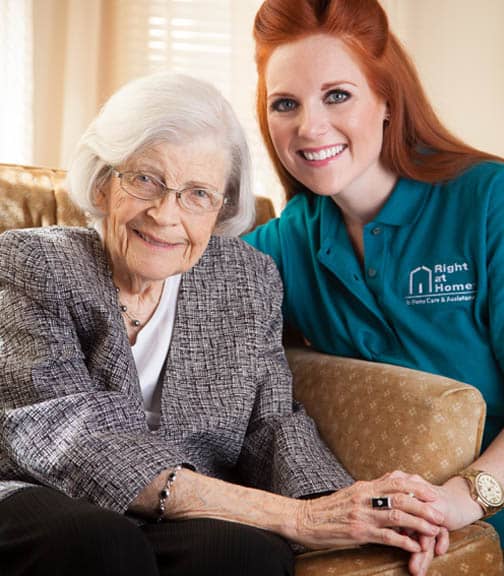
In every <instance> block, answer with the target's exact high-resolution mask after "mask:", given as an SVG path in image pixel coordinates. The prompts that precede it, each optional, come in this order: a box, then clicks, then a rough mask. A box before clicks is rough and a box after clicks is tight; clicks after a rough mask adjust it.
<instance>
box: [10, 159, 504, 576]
mask: <svg viewBox="0 0 504 576" xmlns="http://www.w3.org/2000/svg"><path fill="white" fill-rule="evenodd" d="M64 177H65V173H64V172H63V171H61V170H51V169H48V168H33V167H26V166H17V165H8V164H0V232H1V231H3V230H6V229H9V228H24V227H32V226H47V225H51V224H62V225H82V224H85V218H84V216H83V215H82V214H81V213H80V212H79V210H78V209H77V208H76V207H75V206H74V205H73V204H72V203H71V202H70V200H69V198H68V196H67V194H66V192H65V190H64ZM256 208H257V222H256V223H257V224H258V223H262V222H265V221H267V220H268V219H270V218H271V217H272V216H273V215H274V210H273V205H272V204H271V201H269V200H268V199H266V198H258V199H257V202H256ZM288 360H289V364H290V366H291V368H292V371H293V375H294V384H295V394H296V396H297V398H299V399H300V400H301V401H302V402H303V404H304V405H305V407H306V409H307V411H308V413H309V414H310V415H311V416H312V417H313V418H314V419H315V421H316V422H317V425H318V427H319V430H320V432H321V435H322V436H323V438H324V439H325V441H326V442H327V444H328V446H329V447H330V448H331V449H332V450H333V451H334V453H335V454H336V455H337V456H338V457H339V458H340V459H341V461H342V462H343V464H344V465H345V466H346V467H347V469H348V470H349V471H350V472H351V474H352V475H353V476H354V477H355V478H357V479H371V478H375V477H377V476H380V475H382V474H384V473H385V472H388V471H391V470H394V469H402V470H405V471H408V472H416V473H419V474H422V475H424V476H425V477H426V478H427V479H429V480H431V481H433V482H442V481H443V480H445V479H446V478H449V477H450V476H451V475H453V474H454V473H456V472H457V471H458V470H460V469H461V468H463V467H464V466H466V465H467V464H469V463H470V462H472V461H473V460H474V459H475V457H476V456H477V454H478V452H479V449H480V444H481V436H482V430H483V424H484V419H485V403H484V401H483V399H482V397H481V394H480V393H479V392H478V391H477V390H476V389H475V388H473V387H472V386H469V385H467V384H462V383H460V382H456V381H454V380H450V379H448V378H442V377H440V376H435V375H432V374H426V373H423V372H418V371H414V370H409V369H406V368H401V367H398V366H390V365H386V364H378V363H370V362H364V361H362V360H353V359H349V358H339V357H336V356H327V355H323V354H319V353H317V352H314V351H313V350H310V349H306V348H303V349H300V348H292V349H289V350H288ZM315 465H316V463H315ZM407 561H408V555H407V554H405V553H403V552H402V551H400V550H396V549H391V548H388V547H384V546H362V547H359V548H354V549H349V550H335V551H324V552H310V553H307V554H302V555H301V556H298V558H297V561H296V576H375V575H380V576H406V575H407V574H408V570H407ZM455 575H462V576H503V575H504V566H503V560H502V550H501V548H500V544H499V540H498V536H497V534H496V532H495V530H494V529H493V528H492V526H490V525H489V524H486V523H484V522H478V523H476V524H474V525H472V526H468V527H466V528H464V529H462V530H458V531H456V532H453V533H452V535H451V545H450V549H449V551H448V553H447V554H446V555H445V556H442V557H438V558H436V559H434V561H433V563H432V566H431V568H430V570H429V576H455ZM258 576H259V575H258Z"/></svg>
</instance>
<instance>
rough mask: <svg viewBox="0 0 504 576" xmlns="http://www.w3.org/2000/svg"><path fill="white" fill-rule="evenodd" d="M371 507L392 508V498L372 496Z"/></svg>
mask: <svg viewBox="0 0 504 576" xmlns="http://www.w3.org/2000/svg"><path fill="white" fill-rule="evenodd" d="M371 507H372V508H379V509H381V510H392V499H391V498H390V496H379V497H378V498H371Z"/></svg>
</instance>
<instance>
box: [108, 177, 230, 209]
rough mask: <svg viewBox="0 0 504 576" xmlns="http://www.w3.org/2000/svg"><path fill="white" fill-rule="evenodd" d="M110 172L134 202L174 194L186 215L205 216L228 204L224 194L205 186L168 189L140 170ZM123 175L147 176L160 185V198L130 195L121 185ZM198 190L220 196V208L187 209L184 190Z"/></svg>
mask: <svg viewBox="0 0 504 576" xmlns="http://www.w3.org/2000/svg"><path fill="white" fill-rule="evenodd" d="M109 168H110V170H111V174H112V175H113V176H115V177H117V178H119V186H120V187H121V190H123V191H124V192H126V194H128V196H131V197H132V198H135V199H136V200H143V201H144V202H152V201H154V200H159V199H160V198H165V197H166V196H167V195H168V194H170V193H173V194H175V198H176V199H177V204H178V205H179V206H180V207H181V208H182V209H184V210H186V211H187V212H188V213H190V214H207V213H211V212H217V211H219V210H220V209H221V208H222V207H223V206H225V205H226V204H228V200H229V199H228V198H227V197H226V195H225V193H224V192H219V191H218V190H216V189H213V188H212V189H208V188H205V186H199V187H198V186H186V187H183V188H169V187H168V186H167V185H166V184H165V183H164V182H163V181H162V180H160V179H159V178H158V177H157V176H154V174H150V173H149V172H143V171H142V170H126V171H124V172H120V171H119V170H118V169H117V168H115V167H114V166H110V167H109ZM125 174H147V175H148V176H149V178H152V179H153V180H154V181H155V182H157V183H158V184H160V186H161V189H162V190H163V192H162V194H161V195H160V196H153V197H152V198H142V197H141V196H136V195H135V194H132V193H131V192H130V191H129V190H127V189H126V188H125V187H124V185H123V176H124V175H125ZM198 188H200V189H201V190H205V191H207V192H211V193H212V194H215V195H216V196H220V197H221V198H222V204H221V205H220V206H218V207H217V208H210V209H204V208H203V209H201V210H193V209H191V208H188V207H187V206H186V205H185V204H184V200H183V198H184V196H183V192H185V191H186V190H192V189H198Z"/></svg>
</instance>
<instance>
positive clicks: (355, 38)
mask: <svg viewBox="0 0 504 576" xmlns="http://www.w3.org/2000/svg"><path fill="white" fill-rule="evenodd" d="M254 33H255V40H256V60H257V68H258V73H259V82H258V98H257V112H258V117H259V123H260V128H261V131H262V135H263V137H264V140H265V142H266V145H267V148H268V150H269V153H270V156H271V159H272V161H273V163H274V165H275V168H276V170H277V173H278V175H279V177H280V180H281V181H282V183H283V185H284V187H285V191H286V195H287V199H288V203H287V205H286V207H285V209H284V210H283V212H282V214H281V217H280V218H278V219H276V220H273V221H271V222H269V223H268V224H266V225H265V226H263V227H260V228H258V229H257V230H255V231H254V232H252V233H251V234H249V235H247V236H246V237H245V239H246V240H247V241H248V242H250V243H251V244H253V245H254V246H256V247H257V248H259V249H260V250H262V251H264V252H266V253H268V254H270V255H271V256H272V257H273V259H274V260H275V262H276V264H277V266H278V268H279V270H280V273H281V275H282V278H283V282H284V288H285V296H284V316H285V320H286V323H287V324H288V325H290V326H291V327H292V328H294V329H296V330H297V331H299V332H300V333H301V334H302V336H303V337H304V339H305V340H307V341H308V342H310V343H311V345H312V346H313V347H314V348H316V349H318V350H321V351H323V352H326V353H330V354H338V355H341V356H350V357H355V358H363V359H366V360H372V361H376V362H385V363H391V364H398V365H401V366H406V367H410V368H415V369H419V370H424V371H428V372H432V373H437V374H443V375H445V376H448V377H451V378H455V379H458V380H462V381H464V382H468V383H470V384H473V385H474V386H476V387H477V388H479V389H480V390H481V392H482V394H483V396H484V397H485V400H486V402H487V407H488V416H487V424H486V429H485V438H484V451H483V453H482V455H481V456H480V457H479V458H478V459H477V460H476V461H475V462H474V463H473V464H472V468H474V469H475V470H478V471H482V472H484V474H483V475H480V476H479V477H478V479H477V481H476V482H475V480H474V479H473V478H472V477H471V475H470V474H466V472H465V471H461V474H464V476H467V477H462V476H455V477H453V478H451V479H450V480H448V481H447V482H446V484H445V485H444V486H441V487H438V488H436V490H437V492H438V501H437V506H438V508H439V510H440V511H442V512H443V514H444V517H445V524H446V527H447V528H449V529H455V528H459V527H462V526H465V525H467V524H469V523H471V522H473V521H475V520H478V519H480V518H482V517H483V516H490V515H492V514H494V513H496V512H497V511H499V509H500V508H501V507H502V505H503V502H504V497H503V494H502V486H503V485H504V433H502V432H501V431H502V428H503V424H504V346H503V342H504V226H503V222H504V164H503V163H502V159H500V158H498V157H495V156H491V155H490V154H486V153H484V152H481V151H479V150H476V149H474V148H471V147H470V146H467V145H466V144H464V143H463V142H461V141H460V140H458V139H457V138H456V137H454V136H453V135H452V134H450V132H449V131H448V130H447V129H446V128H445V127H444V126H443V125H442V124H441V122H440V121H439V119H438V118H437V116H436V114H435V113H434V111H433V109H432V106H431V105H430V104H429V102H428V100H427V97H426V95H425V93H424V91H423V89H422V86H421V84H420V81H419V79H418V76H417V73H416V71H415V69H414V66H413V64H412V62H411V60H410V59H409V57H408V56H407V54H406V53H405V51H404V49H403V48H402V46H401V45H400V43H399V42H398V40H397V38H396V37H395V36H394V34H393V33H392V32H391V31H390V30H389V26H388V21H387V17H386V14H385V12H384V10H383V9H382V8H381V6H380V4H379V3H378V2H377V1H376V0H266V2H264V3H263V5H262V7H261V8H260V10H259V12H258V14H257V16H256V20H255V28H254ZM481 481H484V482H486V483H487V484H486V486H487V488H486V489H487V490H489V491H490V493H491V496H492V500H491V502H490V505H488V503H487V504H486V505H485V503H484V502H483V506H482V505H480V503H478V501H476V500H475V495H474V494H475V493H474V491H473V492H472V491H471V488H474V489H478V488H479V484H478V483H480V482H481ZM473 484H476V485H475V486H474V487H473V486H472V485H473ZM479 489H480V490H484V489H485V488H484V487H483V488H479ZM491 521H492V522H493V523H494V524H495V525H496V527H497V528H498V529H500V533H501V534H504V513H501V514H498V515H497V516H494V517H493V518H492V520H491ZM428 548H429V551H428V552H426V553H424V554H422V553H421V554H416V555H413V557H412V560H411V566H413V567H415V566H416V567H417V568H418V567H419V566H420V565H423V566H424V567H426V566H427V565H428V563H429V560H430V557H431V556H432V554H433V553H434V552H435V550H436V549H437V551H438V552H439V551H440V550H441V548H442V546H441V545H440V544H439V543H438V544H437V545H435V544H434V543H433V542H431V543H430V547H429V546H428ZM420 570H422V569H421V568H420Z"/></svg>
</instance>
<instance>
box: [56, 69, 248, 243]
mask: <svg viewBox="0 0 504 576" xmlns="http://www.w3.org/2000/svg"><path fill="white" fill-rule="evenodd" d="M209 135H210V136H215V137H216V139H218V142H219V145H220V146H223V147H224V151H226V148H227V151H228V155H229V159H230V163H231V166H230V173H229V176H228V181H227V184H226V190H225V192H226V198H227V202H226V204H225V205H224V207H223V208H222V209H221V212H220V214H219V217H218V219H217V225H216V228H215V230H214V233H215V234H218V235H223V236H235V235H238V234H241V233H243V232H244V231H246V230H248V229H249V228H250V227H251V226H252V224H253V221H254V217H255V202H254V196H253V192H252V183H251V167H250V154H249V149H248V146H247V141H246V139H245V134H244V132H243V129H242V127H241V125H240V123H239V121H238V119H237V118H236V115H235V113H234V112H233V109H232V108H231V105H230V104H229V103H228V101H227V100H226V99H225V98H224V97H223V96H222V94H221V93H220V92H219V91H218V90H217V89H216V88H214V87H213V86H212V85H211V84H209V83H207V82H203V81H201V80H197V79H195V78H192V77H190V76H185V75H182V74H174V73H172V72H161V73H157V74H152V75H149V76H144V77H141V78H138V79H136V80H133V81H132V82H129V83H128V84H126V85H124V86H123V87H122V88H120V89H119V90H118V91H117V92H116V93H115V94H113V95H112V96H111V97H110V98H109V100H108V101H107V102H106V103H105V105H104V106H103V108H102V109H101V111H100V112H99V114H98V116H96V118H95V119H94V120H93V121H92V122H91V124H90V125H89V127H88V129H87V130H86V132H85V133H84V134H83V135H82V137H81V139H80V140H79V142H78V144H77V146H76V149H75V151H74V154H73V157H72V160H71V163H70V168H69V170H68V175H67V187H68V190H69V192H70V195H71V197H72V199H73V201H74V202H75V203H76V204H77V205H78V206H79V207H80V208H82V209H83V210H84V211H85V212H87V213H88V214H89V215H90V216H91V218H92V219H94V220H95V221H96V222H99V221H100V220H101V218H102V217H103V214H102V212H101V211H100V209H99V208H98V207H97V206H96V205H95V201H94V199H95V192H96V189H97V188H98V187H99V186H102V185H103V184H104V182H105V181H106V180H107V179H108V178H109V177H110V175H111V169H110V167H111V166H119V165H120V164H122V163H124V162H125V161H127V160H128V159H130V158H131V157H132V156H134V155H135V154H136V153H137V152H140V151H141V150H142V149H144V148H145V147H147V146H149V145H152V144H157V143H160V142H170V143H183V142H185V141H190V140H192V139H195V138H199V137H204V136H209Z"/></svg>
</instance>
